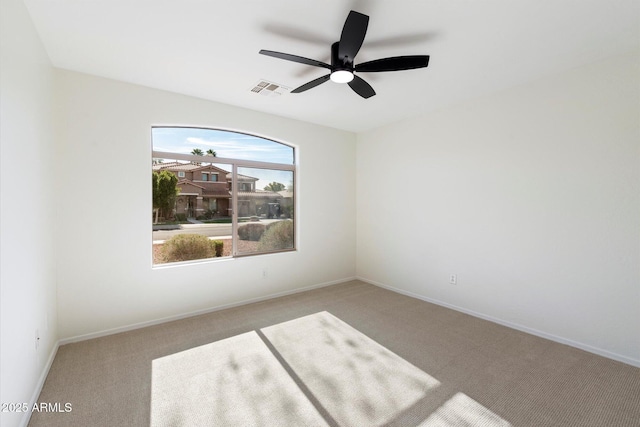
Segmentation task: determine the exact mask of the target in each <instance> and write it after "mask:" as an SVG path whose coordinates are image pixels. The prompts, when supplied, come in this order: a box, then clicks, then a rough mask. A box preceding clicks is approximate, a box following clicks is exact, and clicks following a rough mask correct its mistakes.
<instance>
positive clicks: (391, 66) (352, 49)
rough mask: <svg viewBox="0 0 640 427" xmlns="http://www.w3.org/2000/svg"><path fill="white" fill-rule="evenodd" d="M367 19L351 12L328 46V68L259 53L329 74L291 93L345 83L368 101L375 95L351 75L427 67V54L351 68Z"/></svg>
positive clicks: (268, 52)
mask: <svg viewBox="0 0 640 427" xmlns="http://www.w3.org/2000/svg"><path fill="white" fill-rule="evenodd" d="M368 25H369V17H368V16H367V15H364V14H362V13H359V12H356V11H353V10H352V11H351V12H349V15H348V16H347V20H346V21H345V23H344V27H343V28H342V34H341V35H340V41H337V42H335V43H334V44H333V45H331V65H329V64H327V63H324V62H322V61H316V60H315V59H309V58H304V57H302V56H297V55H291V54H288V53H282V52H274V51H272V50H264V49H263V50H261V51H260V53H261V54H262V55H267V56H273V57H274V58H280V59H286V60H287V61H293V62H299V63H301V64H306V65H313V66H315V67H321V68H327V69H329V70H330V73H329V74H327V75H325V76H322V77H318V78H317V79H315V80H311V81H310V82H308V83H305V84H303V85H302V86H300V87H298V88H295V89H294V90H292V91H291V93H300V92H304V91H306V90H309V89H312V88H314V87H316V86H318V85H320V84H322V83H324V82H326V81H327V80H331V81H333V82H336V83H348V84H349V86H350V87H351V89H353V91H354V92H355V93H357V94H358V95H360V96H361V97H363V98H370V97H372V96H373V95H375V94H376V92H375V91H374V90H373V88H372V87H371V85H369V83H367V82H366V81H364V80H363V79H362V78H361V77H359V76H357V75H356V74H355V73H377V72H381V71H402V70H411V69H414V68H424V67H426V66H427V65H429V55H411V56H394V57H390V58H382V59H376V60H373V61H368V62H363V63H362V64H357V65H354V63H353V61H354V59H355V57H356V54H357V53H358V51H359V50H360V47H361V46H362V43H363V42H364V37H365V35H366V33H367V26H368Z"/></svg>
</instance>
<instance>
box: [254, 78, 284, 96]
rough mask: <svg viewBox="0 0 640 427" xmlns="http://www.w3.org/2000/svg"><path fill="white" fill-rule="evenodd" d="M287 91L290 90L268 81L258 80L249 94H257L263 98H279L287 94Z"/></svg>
mask: <svg viewBox="0 0 640 427" xmlns="http://www.w3.org/2000/svg"><path fill="white" fill-rule="evenodd" d="M289 90H290V88H288V87H286V86H281V85H279V84H277V83H273V82H270V81H268V80H259V81H258V83H256V84H255V86H254V87H252V88H251V92H254V93H259V94H260V95H264V96H280V95H284V94H285V93H287V92H289Z"/></svg>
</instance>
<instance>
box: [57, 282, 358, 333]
mask: <svg viewBox="0 0 640 427" xmlns="http://www.w3.org/2000/svg"><path fill="white" fill-rule="evenodd" d="M351 280H356V277H349V278H344V279H339V280H334V281H331V282H324V283H319V284H316V285H311V286H306V287H304V288H298V289H293V290H290V291H284V292H277V293H275V294H269V295H266V296H262V297H257V298H250V299H247V300H243V301H239V302H236V303H232V304H224V305H219V306H216V307H211V308H206V309H203V310H197V311H192V312H189V313H183V314H177V315H174V316H168V317H163V318H160V319H155V320H149V321H146V322H140V323H135V324H132V325H127V326H121V327H118V328H112V329H107V330H104V331H98V332H92V333H90V334H83V335H77V336H74V337H70V338H64V339H61V340H60V341H59V345H64V344H70V343H74V342H79V341H85V340H89V339H93V338H100V337H104V336H107V335H113V334H118V333H121V332H128V331H133V330H135V329H140V328H145V327H147V326H154V325H158V324H161V323H166V322H172V321H174V320H181V319H186V318H188V317H193V316H199V315H202V314H208V313H213V312H215V311H220V310H225V309H227V308H233V307H239V306H241V305H246V304H252V303H255V302H261V301H267V300H270V299H274V298H278V297H283V296H287V295H293V294H297V293H300V292H305V291H310V290H312V289H319V288H324V287H326V286H331V285H337V284H339V283H345V282H349V281H351Z"/></svg>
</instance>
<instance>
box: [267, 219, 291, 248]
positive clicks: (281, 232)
mask: <svg viewBox="0 0 640 427" xmlns="http://www.w3.org/2000/svg"><path fill="white" fill-rule="evenodd" d="M292 248H293V221H278V222H273V223H271V224H269V226H268V227H267V230H266V231H265V232H264V234H263V235H262V238H260V241H259V242H258V250H259V251H275V250H279V249H292Z"/></svg>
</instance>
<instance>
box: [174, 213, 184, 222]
mask: <svg viewBox="0 0 640 427" xmlns="http://www.w3.org/2000/svg"><path fill="white" fill-rule="evenodd" d="M186 220H187V214H183V213H177V214H176V221H186Z"/></svg>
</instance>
